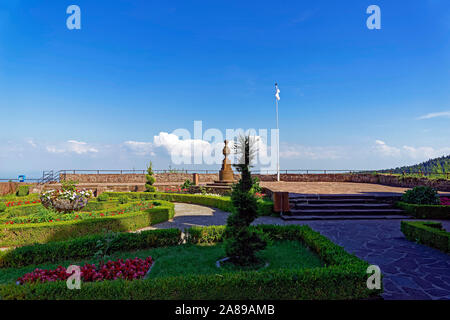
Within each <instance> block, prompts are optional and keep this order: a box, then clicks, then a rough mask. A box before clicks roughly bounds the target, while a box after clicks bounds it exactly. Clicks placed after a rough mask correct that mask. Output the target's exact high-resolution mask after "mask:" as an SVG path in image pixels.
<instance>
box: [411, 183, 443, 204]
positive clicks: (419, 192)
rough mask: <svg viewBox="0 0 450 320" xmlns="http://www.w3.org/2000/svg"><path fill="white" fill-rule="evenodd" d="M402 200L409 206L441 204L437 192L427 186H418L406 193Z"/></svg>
mask: <svg viewBox="0 0 450 320" xmlns="http://www.w3.org/2000/svg"><path fill="white" fill-rule="evenodd" d="M402 200H403V202H406V203H411V204H431V205H433V204H434V205H438V204H440V203H441V201H440V198H439V195H438V193H437V191H436V190H434V189H433V188H431V187H428V186H418V187H414V188H413V189H411V190H408V191H406V192H405V193H404V194H403V198H402Z"/></svg>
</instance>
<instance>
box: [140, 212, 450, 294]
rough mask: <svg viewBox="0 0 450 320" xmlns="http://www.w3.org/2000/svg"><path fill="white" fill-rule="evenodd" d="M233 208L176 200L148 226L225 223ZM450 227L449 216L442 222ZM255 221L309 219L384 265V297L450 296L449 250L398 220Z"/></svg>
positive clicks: (364, 256)
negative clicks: (408, 231)
mask: <svg viewBox="0 0 450 320" xmlns="http://www.w3.org/2000/svg"><path fill="white" fill-rule="evenodd" d="M228 215H229V213H228V212H224V211H222V210H219V209H214V208H209V207H205V206H199V205H193V204H185V203H176V204H175V218H174V219H173V220H172V221H167V222H163V223H160V224H157V225H155V226H153V227H149V228H146V229H160V228H164V229H165V228H179V229H181V230H184V229H186V228H189V227H192V226H208V225H222V224H226V219H227V217H228ZM441 222H442V224H443V225H444V228H446V229H447V230H450V221H441ZM254 224H279V225H288V224H306V225H309V226H310V227H311V228H313V229H314V230H316V231H318V232H320V233H321V234H323V235H324V236H326V237H328V238H330V239H331V240H332V241H334V242H335V243H337V244H338V245H340V246H343V247H344V248H345V249H346V250H347V251H348V252H350V253H353V254H355V255H356V256H358V257H359V258H361V259H364V260H366V261H367V262H369V263H371V264H376V265H378V266H379V267H380V268H381V271H382V273H383V275H384V278H383V283H384V294H383V297H384V298H385V299H445V300H448V299H450V255H447V254H445V253H442V252H441V251H439V250H437V249H433V248H430V247H427V246H424V245H420V244H416V243H414V242H411V241H408V240H406V239H405V237H404V236H403V233H402V232H401V231H400V221H399V220H339V221H336V220H334V221H284V220H281V219H279V218H276V217H260V218H258V219H256V220H255V222H254Z"/></svg>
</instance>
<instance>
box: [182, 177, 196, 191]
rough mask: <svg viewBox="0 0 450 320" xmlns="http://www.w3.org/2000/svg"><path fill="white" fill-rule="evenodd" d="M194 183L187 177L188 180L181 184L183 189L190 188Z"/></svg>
mask: <svg viewBox="0 0 450 320" xmlns="http://www.w3.org/2000/svg"><path fill="white" fill-rule="evenodd" d="M193 185H194V183H193V182H191V180H189V179H187V180H186V181H184V183H183V185H182V186H181V189H189V188H190V187H191V186H193Z"/></svg>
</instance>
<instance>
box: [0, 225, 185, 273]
mask: <svg viewBox="0 0 450 320" xmlns="http://www.w3.org/2000/svg"><path fill="white" fill-rule="evenodd" d="M105 237H106V236H105V235H102V234H98V235H89V236H84V237H80V238H76V239H71V240H67V241H58V242H50V243H46V244H35V245H31V246H24V247H19V248H16V249H13V250H8V251H0V268H11V267H12V268H19V267H23V266H28V265H38V264H41V263H51V262H55V263H56V262H58V261H64V260H76V259H83V258H89V257H92V256H93V255H94V254H95V253H96V252H97V250H98V248H97V247H96V244H97V241H99V240H103V239H105ZM180 242H181V231H180V230H179V229H159V230H146V231H142V232H139V233H119V234H118V235H117V237H114V238H113V241H112V242H111V243H110V247H109V252H117V251H131V250H141V249H148V248H154V247H166V246H173V245H177V244H179V243H180Z"/></svg>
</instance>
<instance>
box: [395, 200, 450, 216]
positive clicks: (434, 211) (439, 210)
mask: <svg viewBox="0 0 450 320" xmlns="http://www.w3.org/2000/svg"><path fill="white" fill-rule="evenodd" d="M397 207H399V208H400V209H402V210H405V212H406V213H408V214H409V215H411V216H413V217H415V218H417V219H443V220H450V206H442V205H421V204H410V203H405V202H397Z"/></svg>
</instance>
